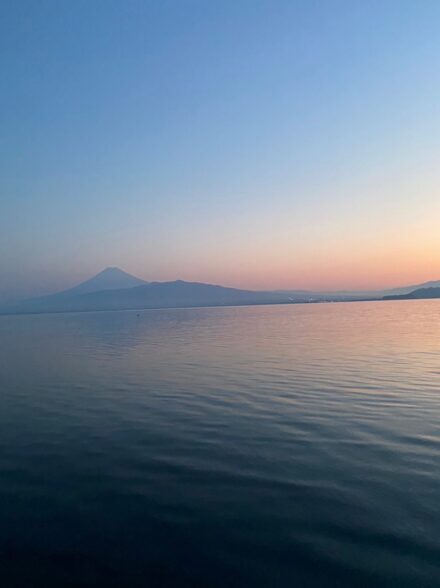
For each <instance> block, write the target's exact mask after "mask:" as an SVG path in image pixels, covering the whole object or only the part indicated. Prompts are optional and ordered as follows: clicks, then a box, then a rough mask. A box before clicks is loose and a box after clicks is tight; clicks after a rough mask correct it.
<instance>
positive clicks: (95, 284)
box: [57, 267, 148, 296]
mask: <svg viewBox="0 0 440 588" xmlns="http://www.w3.org/2000/svg"><path fill="white" fill-rule="evenodd" d="M147 283H148V282H145V280H141V279H140V278H136V277H135V276H132V275H131V274H128V273H127V272H124V271H123V270H121V269H119V268H118V267H107V268H105V269H104V270H102V272H99V274H96V276H93V278H90V279H89V280H86V281H85V282H82V283H81V284H78V286H75V287H74V288H70V289H69V290H64V291H63V292H59V294H57V296H58V295H60V294H62V295H66V296H73V295H76V294H89V293H90V292H99V291H101V290H122V289H123V288H134V287H135V286H142V285H145V284H147Z"/></svg>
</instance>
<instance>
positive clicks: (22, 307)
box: [6, 268, 292, 314]
mask: <svg viewBox="0 0 440 588" xmlns="http://www.w3.org/2000/svg"><path fill="white" fill-rule="evenodd" d="M131 280H135V281H136V283H138V282H139V281H140V282H141V284H142V285H140V286H139V285H136V286H134V287H123V288H116V287H115V284H116V282H118V281H123V282H124V283H131ZM100 285H101V286H104V287H105V289H101V290H91V289H92V288H93V289H94V288H96V287H99V286H100ZM288 302H292V299H291V298H289V297H288V296H287V295H285V294H279V293H276V292H254V291H252V290H239V289H236V288H226V287H224V286H217V285H213V284H203V283H199V282H185V281H183V280H176V281H173V282H151V283H146V282H142V280H138V278H133V276H130V275H129V274H125V272H122V271H121V270H116V271H115V269H114V268H109V269H108V270H104V272H101V273H100V274H98V275H97V276H95V277H94V278H92V279H90V280H88V281H87V282H83V283H82V284H80V285H79V286H76V287H75V288H71V289H70V290H65V291H64V292H60V293H58V294H52V295H50V296H43V297H40V298H34V299H31V300H26V301H24V302H21V303H18V304H16V305H14V306H10V307H8V309H6V312H7V313H15V314H21V313H50V312H79V311H92V310H93V311H98V310H130V309H133V310H134V309H147V308H179V307H194V306H235V305H251V304H277V303H288Z"/></svg>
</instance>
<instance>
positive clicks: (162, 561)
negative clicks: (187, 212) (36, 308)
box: [0, 300, 440, 588]
mask: <svg viewBox="0 0 440 588" xmlns="http://www.w3.org/2000/svg"><path fill="white" fill-rule="evenodd" d="M0 584H1V586H2V587H4V588H10V587H15V586H17V587H18V586H19V587H26V588H33V587H40V586H41V587H43V586H44V587H45V588H48V587H57V588H64V587H69V586H75V587H76V586H78V587H80V586H81V587H83V586H86V587H88V586H99V587H101V586H105V587H107V586H108V587H112V586H117V587H138V586H145V587H150V586H153V587H154V586H171V587H173V586H177V587H179V586H188V587H189V586H190V587H199V586H200V587H201V586H203V587H209V588H211V587H225V586H232V587H235V586H238V587H260V586H261V587H278V586H279V587H284V586H286V587H291V586H292V587H295V586H297V587H301V588H302V587H306V588H307V587H315V586H323V587H333V586H340V587H350V588H357V587H364V586H368V587H374V588H377V587H382V586H395V587H398V588H403V587H425V586H426V587H430V588H433V587H434V586H440V301H436V300H431V301H408V302H404V301H402V302H376V303H367V302H365V303H347V304H316V305H292V306H264V307H247V308H209V309H191V310H163V311H142V312H139V313H137V312H102V313H85V314H71V315H67V314H66V315H46V316H44V315H39V316H15V317H1V318H0Z"/></svg>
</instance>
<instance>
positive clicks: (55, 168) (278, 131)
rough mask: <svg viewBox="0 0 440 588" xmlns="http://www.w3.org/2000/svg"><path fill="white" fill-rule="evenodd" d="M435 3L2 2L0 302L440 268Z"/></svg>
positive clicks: (385, 282)
mask: <svg viewBox="0 0 440 588" xmlns="http://www.w3.org/2000/svg"><path fill="white" fill-rule="evenodd" d="M439 22H440V2H438V1H437V0H432V1H430V0H420V1H417V2H415V1H413V0H411V1H407V0H368V1H366V0H346V1H344V0H326V1H324V0H321V1H319V0H315V1H313V0H301V1H295V0H289V1H282V0H265V1H259V0H221V1H220V0H212V1H208V0H198V1H196V0H174V1H170V0H160V1H159V0H155V1H148V0H143V1H137V0H127V1H122V0H118V1H113V0H75V1H74V2H59V1H58V0H53V1H46V0H40V1H38V2H37V1H35V0H32V1H28V0H21V1H20V2H15V1H14V0H3V1H2V3H1V9H0V72H1V74H0V76H1V85H0V86H1V87H0V117H1V120H0V128H1V133H0V300H9V299H14V298H18V297H25V296H30V295H35V294H44V293H47V292H51V291H56V290H60V289H62V288H65V287H69V286H72V285H73V284H75V283H76V282H79V281H81V280H83V279H86V278H87V277H90V276H91V275H93V274H95V273H97V272H98V271H100V270H101V269H103V268H104V267H106V266H119V267H121V268H123V269H125V270H126V271H128V272H131V273H133V274H135V275H137V276H140V277H142V278H144V279H147V280H161V281H162V280H174V279H177V278H180V279H185V280H195V281H204V282H211V283H217V284H224V285H228V286H235V287H245V288H258V289H272V288H292V289H294V288H307V289H324V290H330V289H347V288H353V289H366V288H379V287H387V286H398V285H404V284H412V283H419V282H422V281H425V280H430V279H440V168H439V166H438V162H439V161H440V103H439V96H440V67H439V66H440V34H439Z"/></svg>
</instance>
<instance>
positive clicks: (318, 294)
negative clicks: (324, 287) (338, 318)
mask: <svg viewBox="0 0 440 588" xmlns="http://www.w3.org/2000/svg"><path fill="white" fill-rule="evenodd" d="M422 288H440V280H436V281H431V282H424V283H423V284H413V285H412V286H401V287H398V288H388V289H384V290H330V291H312V290H311V291H306V290H278V292H280V293H283V294H288V295H289V296H291V297H292V299H294V300H296V299H297V298H306V299H307V300H309V301H310V302H326V301H329V302H346V301H355V300H378V299H379V300H380V299H382V298H384V297H385V296H397V295H403V294H409V293H411V292H414V291H415V290H420V289H422Z"/></svg>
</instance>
